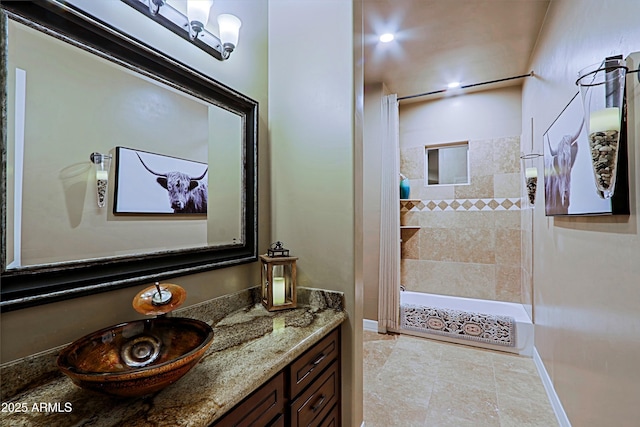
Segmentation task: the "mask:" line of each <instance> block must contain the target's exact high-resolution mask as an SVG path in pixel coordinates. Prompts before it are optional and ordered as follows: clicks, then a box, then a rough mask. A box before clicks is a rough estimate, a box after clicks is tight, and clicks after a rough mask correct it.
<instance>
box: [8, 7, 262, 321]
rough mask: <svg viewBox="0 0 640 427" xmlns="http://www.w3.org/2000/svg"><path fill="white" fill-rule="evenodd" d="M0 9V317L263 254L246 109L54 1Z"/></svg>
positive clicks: (225, 92)
mask: <svg viewBox="0 0 640 427" xmlns="http://www.w3.org/2000/svg"><path fill="white" fill-rule="evenodd" d="M1 8H2V9H1V11H2V16H0V21H1V23H0V25H1V30H2V44H3V45H2V50H1V55H2V58H1V59H2V69H1V70H0V80H1V83H2V85H1V86H2V88H1V90H2V126H1V129H2V175H1V185H2V188H1V193H0V194H1V216H2V218H1V220H2V242H1V258H2V260H1V261H2V272H1V274H2V287H1V297H2V298H1V302H0V307H1V308H2V311H10V310H15V309H19V308H24V307H28V306H32V305H37V304H43V303H48V302H53V301H57V300H61V299H67V298H73V297H77V296H81V295H86V294H90V293H96V292H100V291H107V290H111V289H115V288H119V287H126V286H132V285H136V284H141V283H147V282H150V281H155V280H161V279H167V278H170V277H175V276H180V275H185V274H191V273H196V272H200V271H205V270H210V269H215V268H221V267H228V266H232V265H237V264H241V263H246V262H252V261H255V260H256V259H257V182H256V177H257V173H256V172H257V171H256V168H257V164H256V163H257V122H258V103H257V102H256V101H254V100H252V99H250V98H248V97H247V96H244V95H243V94H241V93H239V92H237V91H234V90H233V89H230V88H228V87H226V86H224V85H222V84H220V83H218V82H216V81H215V80H213V79H211V78H209V77H208V76H206V75H204V74H202V73H200V72H198V71H195V70H193V69H191V68H189V67H187V66H185V65H184V64H182V63H179V62H177V61H175V60H174V59H172V58H169V57H167V56H165V55H163V54H162V53H161V52H158V51H156V50H154V49H152V48H150V47H149V46H146V45H144V44H142V43H140V42H138V41H136V40H133V39H131V38H129V37H128V36H127V35H124V34H122V33H120V32H118V31H117V30H115V29H114V28H112V27H110V26H109V25H108V24H106V23H104V22H101V21H98V20H96V19H95V18H92V17H90V16H87V15H85V14H84V13H83V12H81V11H80V10H78V9H75V8H74V7H73V6H70V5H68V4H65V3H63V2H57V1H50V2H45V1H43V2H22V1H4V2H3V3H2V5H1ZM94 153H98V154H100V155H102V156H103V158H111V159H112V161H111V163H110V164H108V162H107V165H106V166H105V164H104V162H101V163H99V164H100V166H101V168H98V169H101V170H100V171H99V172H98V171H97V170H96V163H95V160H96V157H95V155H93V156H92V154H94ZM92 160H93V162H92ZM105 183H106V193H105V192H103V193H102V196H101V195H100V194H99V191H98V190H99V189H100V191H104V190H105V187H104V185H105ZM194 200H196V201H197V202H194ZM98 202H101V203H98ZM189 203H191V204H192V205H196V204H197V205H198V206H199V207H198V208H197V209H187V208H185V206H187V205H188V204H189ZM203 203H204V209H203V208H202V205H203Z"/></svg>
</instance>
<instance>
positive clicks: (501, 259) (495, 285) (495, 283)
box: [400, 136, 522, 302]
mask: <svg viewBox="0 0 640 427" xmlns="http://www.w3.org/2000/svg"><path fill="white" fill-rule="evenodd" d="M519 156H520V137H519V136H515V137H505V138H494V139H482V140H471V141H469V165H470V183H469V184H466V185H446V186H445V185H443V186H430V187H426V186H425V185H424V170H425V167H424V146H422V147H407V148H401V149H400V171H401V172H402V173H403V174H404V175H406V176H407V177H408V178H409V179H410V182H411V196H410V197H411V199H415V200H414V201H410V202H401V211H400V212H401V213H400V220H401V224H402V225H414V226H419V227H420V228H419V229H403V230H402V232H401V237H402V247H401V248H402V269H401V279H402V283H403V285H405V287H406V288H407V289H408V290H412V291H417V292H429V293H436V294H444V295H455V296H462V297H468V298H481V299H495V300H500V301H511V302H521V297H522V289H521V258H522V254H521V251H522V250H521V218H520V215H521V200H520V191H521V184H522V183H521V180H522V178H521V174H520V158H519Z"/></svg>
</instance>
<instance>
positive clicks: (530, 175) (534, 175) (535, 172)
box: [524, 168, 538, 178]
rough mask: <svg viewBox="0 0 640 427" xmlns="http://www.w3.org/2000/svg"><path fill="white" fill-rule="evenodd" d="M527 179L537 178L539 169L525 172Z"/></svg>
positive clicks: (528, 169)
mask: <svg viewBox="0 0 640 427" xmlns="http://www.w3.org/2000/svg"><path fill="white" fill-rule="evenodd" d="M524 176H525V178H537V177H538V168H527V169H525V171H524Z"/></svg>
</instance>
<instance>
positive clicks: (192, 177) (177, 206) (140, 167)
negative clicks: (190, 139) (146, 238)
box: [113, 147, 209, 215]
mask: <svg viewBox="0 0 640 427" xmlns="http://www.w3.org/2000/svg"><path fill="white" fill-rule="evenodd" d="M208 169H209V168H208V165H207V163H205V162H197V161H193V160H185V159H179V158H175V157H170V156H165V155H162V154H156V153H150V152H146V151H140V150H135V149H132V148H125V147H116V179H115V189H114V208H113V213H114V214H203V215H206V213H207V201H208V191H207V190H208V186H207V174H208Z"/></svg>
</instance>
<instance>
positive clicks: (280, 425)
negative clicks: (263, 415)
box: [269, 414, 285, 427]
mask: <svg viewBox="0 0 640 427" xmlns="http://www.w3.org/2000/svg"><path fill="white" fill-rule="evenodd" d="M269 427H285V424H284V414H281V415H280V416H279V417H278V418H277V419H275V420H273V421H272V422H271V424H269Z"/></svg>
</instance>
